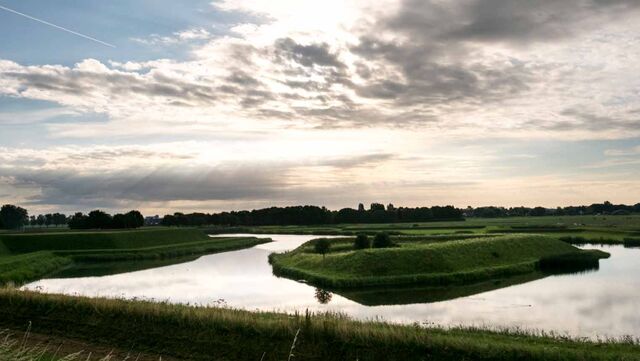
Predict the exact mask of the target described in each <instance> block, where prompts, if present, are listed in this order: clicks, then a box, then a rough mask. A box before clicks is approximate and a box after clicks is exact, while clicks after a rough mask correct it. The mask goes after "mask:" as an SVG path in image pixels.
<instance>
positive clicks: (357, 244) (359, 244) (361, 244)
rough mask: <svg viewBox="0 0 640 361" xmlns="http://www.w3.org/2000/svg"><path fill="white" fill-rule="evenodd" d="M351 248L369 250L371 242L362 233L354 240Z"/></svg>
mask: <svg viewBox="0 0 640 361" xmlns="http://www.w3.org/2000/svg"><path fill="white" fill-rule="evenodd" d="M353 248H355V249H366V248H371V240H369V236H367V235H366V234H364V233H360V234H358V236H357V237H356V240H355V241H354V242H353Z"/></svg>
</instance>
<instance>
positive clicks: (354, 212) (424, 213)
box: [161, 203, 463, 226]
mask: <svg viewBox="0 0 640 361" xmlns="http://www.w3.org/2000/svg"><path fill="white" fill-rule="evenodd" d="M461 219H463V218H462V210H460V209H457V208H455V207H453V206H444V207H440V206H435V207H417V208H408V207H399V208H396V207H394V206H393V204H389V205H388V206H387V207H385V206H384V205H383V204H380V203H373V204H371V205H370V207H369V209H365V207H364V205H363V204H360V205H359V206H358V209H353V208H343V209H340V210H338V211H332V210H329V209H327V208H326V207H317V206H292V207H270V208H263V209H254V210H252V211H248V210H245V211H232V212H221V213H212V214H209V213H189V214H184V213H174V214H168V215H166V216H164V217H163V218H162V222H161V224H162V225H164V226H203V225H219V226H276V225H326V224H340V223H396V222H430V221H445V220H461Z"/></svg>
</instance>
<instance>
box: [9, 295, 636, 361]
mask: <svg viewBox="0 0 640 361" xmlns="http://www.w3.org/2000/svg"><path fill="white" fill-rule="evenodd" d="M28 321H32V322H33V326H34V331H35V332H38V333H47V334H53V335H61V336H65V337H70V338H78V339H82V340H85V341H92V342H100V343H103V344H104V343H106V344H109V345H110V346H114V347H119V348H121V349H133V350H135V351H136V352H150V353H154V354H162V355H167V356H173V357H179V358H186V359H202V360H205V359H207V360H210V359H216V360H252V361H253V360H260V359H261V357H262V359H263V360H264V361H275V360H278V361H282V360H286V359H287V358H289V357H290V355H291V354H292V353H293V354H294V357H293V360H363V361H366V360H389V361H394V360H423V359H424V360H427V359H428V360H435V361H444V360H447V361H448V360H531V361H535V360H545V361H547V360H551V361H554V360H557V361H560V360H582V361H584V360H640V347H638V346H636V345H634V344H629V343H616V342H588V341H585V340H572V339H566V338H564V339H559V338H555V337H551V336H548V335H539V336H535V335H531V334H527V333H522V332H520V333H516V334H513V333H511V332H509V331H504V330H503V331H488V330H479V329H452V330H444V329H438V328H423V327H421V326H418V325H413V326H400V325H392V324H387V323H382V322H360V321H353V320H350V319H347V318H346V317H345V316H341V315H335V314H317V315H312V314H310V313H306V314H293V315H285V314H277V313H269V312H248V311H241V310H234V309H223V308H209V307H189V306H184V305H170V304H165V303H152V302H141V301H123V300H109V299H90V298H81V297H68V296H59V295H44V294H38V293H31V292H20V291H15V290H9V289H5V290H0V324H2V326H3V327H18V328H21V327H24V325H25V324H27V322H28ZM296 334H297V337H296ZM294 338H295V344H294V345H295V347H294V348H293V352H292V340H293V339H294Z"/></svg>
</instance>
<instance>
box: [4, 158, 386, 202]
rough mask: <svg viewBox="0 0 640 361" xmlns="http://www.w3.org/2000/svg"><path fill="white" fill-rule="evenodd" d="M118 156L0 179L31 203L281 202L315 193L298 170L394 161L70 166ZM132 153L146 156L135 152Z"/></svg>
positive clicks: (11, 172)
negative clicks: (28, 192)
mask: <svg viewBox="0 0 640 361" xmlns="http://www.w3.org/2000/svg"><path fill="white" fill-rule="evenodd" d="M123 154H128V153H127V151H117V150H114V151H94V152H87V153H86V154H84V155H83V156H69V157H68V158H69V161H70V163H69V166H68V167H62V168H59V169H50V168H48V167H24V166H20V165H15V166H3V167H0V179H2V182H4V183H9V184H10V185H11V186H13V187H18V188H28V189H33V190H35V191H36V192H37V193H38V194H37V195H35V196H31V197H30V198H29V199H28V201H29V203H30V204H36V205H38V204H48V205H52V204H55V205H87V206H91V207H98V206H100V207H111V206H113V205H117V204H119V203H123V202H124V203H126V202H167V201H247V200H251V201H254V200H281V199H290V198H291V199H297V198H296V197H303V198H304V197H310V196H311V195H312V194H314V192H316V189H314V188H311V187H306V186H304V185H300V184H295V183H291V182H290V180H289V179H290V175H291V174H292V172H299V171H300V169H301V168H303V169H304V167H317V166H327V167H334V168H339V169H347V168H355V167H372V166H375V165H377V164H380V163H383V162H386V161H389V160H392V159H393V158H394V155H393V154H388V153H374V154H364V155H354V156H346V157H340V158H329V159H323V160H317V161H312V162H303V163H289V164H277V163H273V164H261V165H258V164H244V165H243V164H240V165H223V166H219V167H198V166H174V167H163V168H157V169H149V168H146V167H135V166H133V167H131V168H128V169H125V170H118V171H100V170H96V171H91V170H83V171H78V170H77V169H76V168H74V166H73V165H74V164H76V163H77V162H89V163H88V164H92V163H91V162H98V163H102V162H103V161H108V160H110V159H113V158H117V157H119V156H122V155H123ZM135 154H136V155H137V156H140V157H145V156H146V155H145V154H144V153H141V152H135ZM155 156H158V154H155ZM74 162H75V163H74ZM85 164H87V163H85Z"/></svg>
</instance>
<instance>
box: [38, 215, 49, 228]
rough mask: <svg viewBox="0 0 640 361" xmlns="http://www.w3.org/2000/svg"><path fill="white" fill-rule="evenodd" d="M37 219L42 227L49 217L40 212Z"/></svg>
mask: <svg viewBox="0 0 640 361" xmlns="http://www.w3.org/2000/svg"><path fill="white" fill-rule="evenodd" d="M36 221H37V222H38V226H40V227H42V226H44V223H45V222H46V221H47V219H46V218H45V216H44V215H42V214H38V218H36Z"/></svg>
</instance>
